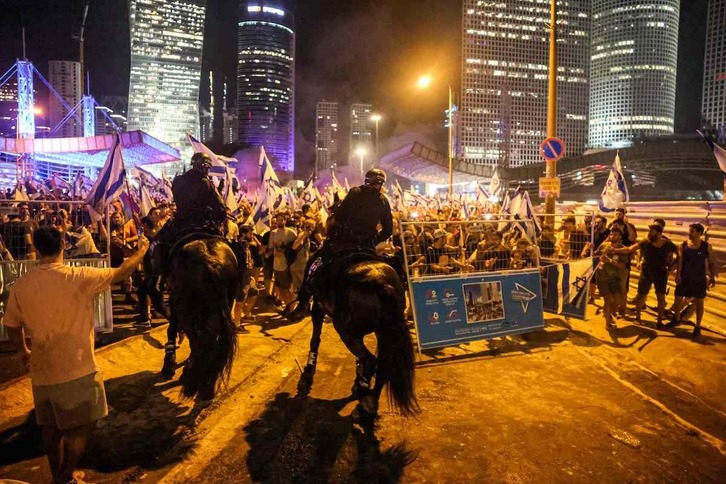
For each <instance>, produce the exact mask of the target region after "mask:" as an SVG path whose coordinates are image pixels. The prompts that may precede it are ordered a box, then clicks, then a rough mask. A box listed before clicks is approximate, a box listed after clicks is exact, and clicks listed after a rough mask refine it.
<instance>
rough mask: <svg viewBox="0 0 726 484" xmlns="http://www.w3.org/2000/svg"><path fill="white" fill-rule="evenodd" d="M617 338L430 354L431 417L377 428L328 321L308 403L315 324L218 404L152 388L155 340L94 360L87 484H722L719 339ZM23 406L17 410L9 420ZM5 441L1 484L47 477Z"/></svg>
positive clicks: (273, 352) (580, 331)
mask: <svg viewBox="0 0 726 484" xmlns="http://www.w3.org/2000/svg"><path fill="white" fill-rule="evenodd" d="M619 326H620V328H619V329H618V330H616V331H615V332H610V333H608V332H606V331H605V329H604V322H603V321H602V318H600V317H595V318H594V319H592V320H591V321H590V322H587V323H584V322H574V321H570V322H568V321H564V320H562V319H560V318H550V319H548V324H547V329H546V331H542V332H538V333H533V334H530V335H527V336H524V337H509V338H502V339H497V340H492V341H488V342H477V343H471V344H466V345H461V346H457V347H453V348H448V349H444V350H438V351H431V352H427V353H425V354H423V355H420V357H419V362H418V365H417V376H416V385H417V394H418V399H419V402H420V404H421V409H422V412H421V414H420V415H418V416H417V417H415V418H410V419H404V418H402V417H400V416H397V415H395V414H394V413H392V412H391V411H390V410H388V406H387V405H386V403H385V401H384V402H382V406H381V409H382V412H381V418H380V420H379V421H378V424H377V426H376V428H375V429H373V430H372V431H371V429H369V428H364V427H363V426H361V425H359V422H358V421H357V420H356V419H355V418H354V417H353V416H352V411H353V408H354V406H355V402H351V401H350V400H349V399H347V397H348V395H349V393H350V386H351V383H352V380H353V376H354V360H353V357H352V356H351V355H350V354H349V353H348V352H347V350H346V349H345V348H344V346H343V345H342V343H341V342H340V340H339V338H338V336H337V335H336V334H335V332H334V331H333V328H332V326H331V325H327V324H326V325H325V328H324V334H323V344H322V347H321V353H320V358H319V364H318V372H317V374H316V381H315V385H314V387H313V389H312V391H311V393H310V394H309V395H298V394H297V382H298V379H299V377H300V372H299V370H298V367H297V363H296V360H297V361H298V362H300V364H303V363H304V361H305V359H306V354H307V340H308V337H309V332H310V326H309V323H308V322H307V321H305V322H302V323H297V324H289V323H287V322H286V321H284V320H281V319H274V318H273V319H271V320H269V321H268V320H266V319H263V320H262V321H261V322H260V323H259V324H257V325H251V326H250V329H251V334H249V335H240V336H239V340H240V352H239V354H238V357H237V360H236V363H235V368H234V370H233V375H232V380H231V381H230V386H229V388H228V390H227V391H226V392H225V393H223V394H222V395H221V396H220V398H218V399H217V401H215V403H214V404H213V405H212V406H210V407H207V408H202V407H198V406H195V405H194V404H193V403H192V402H183V401H182V400H180V399H179V395H178V386H176V382H162V381H161V380H160V379H159V378H158V375H157V371H158V366H159V365H158V364H159V363H160V360H161V353H160V351H161V350H160V345H161V342H162V340H163V334H162V333H163V328H159V329H156V330H154V331H151V332H148V333H146V334H144V335H140V336H135V337H132V338H129V339H128V340H127V341H124V342H122V343H119V344H118V345H117V346H112V347H109V348H106V349H105V350H104V351H103V352H102V353H101V354H99V359H100V360H102V361H101V366H102V369H103V371H104V374H106V376H107V389H108V391H109V404H110V405H111V407H112V409H113V411H112V414H111V415H110V416H109V418H108V419H105V421H104V422H103V423H102V425H101V428H100V429H99V435H98V439H97V444H96V447H94V449H93V451H92V453H91V454H92V455H91V456H89V458H87V459H85V460H84V463H83V467H84V468H85V471H86V475H87V477H88V479H89V481H90V482H136V481H139V482H396V481H401V482H641V481H642V482H650V481H654V482H664V481H669V482H719V481H721V482H722V477H721V476H723V475H726V444H724V442H726V403H724V402H723V395H724V394H725V393H724V392H725V391H726V378H724V377H725V376H726V367H725V365H724V361H726V358H724V343H726V338H724V337H723V336H721V335H718V334H716V333H710V332H704V337H702V339H701V340H700V341H699V342H693V341H691V340H690V337H689V333H690V332H689V328H677V329H675V330H672V331H668V332H663V331H655V330H654V329H652V328H648V327H644V326H635V325H633V324H630V323H625V322H620V323H619ZM183 355H184V352H182V354H181V356H182V357H183ZM177 376H178V375H177ZM16 388H17V386H16V387H13V390H12V391H17V390H16ZM10 391H11V390H9V389H8V388H0V395H1V396H2V398H3V399H5V400H6V402H7V401H8V400H10V397H13V398H14V396H13V395H10V393H9V392H10ZM31 406H32V405H31ZM0 407H2V404H0ZM27 408H28V402H27V398H26V399H18V400H17V402H16V401H15V400H13V401H12V402H10V403H8V410H7V412H9V413H7V415H10V414H12V415H15V417H14V418H15V419H16V420H17V419H18V418H20V417H22V416H23V415H24V412H25V411H26V410H27ZM2 415H6V414H5V413H0V416H2ZM2 423H7V422H0V424H2ZM0 432H2V434H0V455H3V453H4V452H5V451H7V450H8V449H11V450H13V457H12V459H9V457H8V455H9V454H8V453H5V456H4V457H2V458H0V479H2V478H11V477H15V478H21V479H25V480H27V481H28V482H47V475H48V474H47V464H45V461H44V458H43V457H42V452H41V451H40V449H39V448H38V447H37V439H36V440H33V438H32V436H33V430H32V425H28V426H25V427H23V426H20V425H18V422H13V424H12V425H9V426H8V425H5V426H3V425H0ZM13 432H14V434H13ZM13 435H14V437H13ZM12 438H15V440H12ZM8 439H11V440H10V441H8ZM9 442H12V443H13V444H14V445H10V443H9ZM33 446H34V447H33Z"/></svg>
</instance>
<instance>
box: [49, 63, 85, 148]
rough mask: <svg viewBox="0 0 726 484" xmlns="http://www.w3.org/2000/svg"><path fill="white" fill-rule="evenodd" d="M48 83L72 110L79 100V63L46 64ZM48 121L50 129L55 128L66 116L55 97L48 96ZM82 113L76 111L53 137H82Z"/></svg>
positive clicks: (66, 111)
mask: <svg viewBox="0 0 726 484" xmlns="http://www.w3.org/2000/svg"><path fill="white" fill-rule="evenodd" d="M48 71H49V73H48V74H49V75H48V82H50V85H51V86H53V89H55V90H56V91H57V92H58V94H60V96H61V97H62V98H63V100H64V101H65V102H66V104H68V106H70V108H71V109H73V108H74V107H75V106H76V104H78V103H79V102H80V100H81V96H82V93H81V63H80V62H75V61H61V60H53V61H50V62H48ZM48 108H49V112H48V116H49V121H50V126H51V129H53V128H55V127H56V126H57V125H58V123H59V122H60V121H61V120H62V119H63V118H64V117H65V115H66V114H68V111H69V110H68V109H66V108H65V107H64V106H63V105H62V104H61V102H60V101H59V100H58V99H57V98H56V97H55V96H52V95H51V96H50V102H49V106H48ZM81 116H82V111H81V110H80V109H78V110H77V111H76V114H75V115H74V116H72V117H71V118H70V119H68V120H67V121H66V122H65V123H64V124H63V126H62V127H61V128H60V129H59V130H58V131H56V133H55V134H54V136H55V137H59V138H75V137H77V136H83V122H82V120H81Z"/></svg>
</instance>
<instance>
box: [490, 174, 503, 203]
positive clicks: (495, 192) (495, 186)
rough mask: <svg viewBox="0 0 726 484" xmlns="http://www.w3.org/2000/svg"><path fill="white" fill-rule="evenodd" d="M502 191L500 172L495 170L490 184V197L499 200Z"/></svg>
mask: <svg viewBox="0 0 726 484" xmlns="http://www.w3.org/2000/svg"><path fill="white" fill-rule="evenodd" d="M501 190H502V182H501V180H500V179H499V172H498V171H497V169H496V168H495V169H494V174H493V175H492V179H491V181H490V182H489V196H490V197H497V198H499V192H500V191H501Z"/></svg>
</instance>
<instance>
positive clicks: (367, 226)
mask: <svg viewBox="0 0 726 484" xmlns="http://www.w3.org/2000/svg"><path fill="white" fill-rule="evenodd" d="M385 182H386V174H385V173H384V172H383V170H379V169H378V168H374V169H372V170H369V171H368V172H367V173H366V177H365V182H364V184H363V185H361V186H359V187H354V188H352V189H351V190H350V191H349V192H348V194H347V195H346V196H345V198H344V199H343V201H342V202H340V204H339V205H338V207H337V208H334V209H333V213H332V216H331V218H330V219H329V220H328V231H327V239H326V240H325V243H324V244H323V247H322V248H321V249H320V250H319V251H318V252H316V253H315V254H314V255H313V256H312V257H310V260H309V261H308V266H307V268H306V269H305V277H304V279H303V283H302V285H301V287H300V292H299V293H298V305H297V307H296V308H295V309H294V310H293V311H292V312H290V313H289V314H288V315H287V317H288V319H290V320H292V321H297V320H300V319H302V318H303V317H305V316H306V315H307V314H308V313H309V310H310V298H311V297H312V294H311V293H310V287H309V280H308V278H309V275H310V268H311V266H312V265H313V264H316V263H317V264H320V263H325V262H328V261H329V260H330V259H331V258H332V257H334V255H335V253H336V252H339V251H341V250H351V249H356V248H359V249H363V250H368V251H370V252H371V253H374V251H375V247H376V245H378V244H379V243H380V242H383V241H385V240H387V239H388V238H389V237H390V236H391V234H393V215H392V213H391V206H390V205H389V203H388V200H387V199H386V197H385V196H384V195H383V193H381V190H382V188H383V184H384V183H385ZM379 224H380V226H381V230H380V231H378V225H379Z"/></svg>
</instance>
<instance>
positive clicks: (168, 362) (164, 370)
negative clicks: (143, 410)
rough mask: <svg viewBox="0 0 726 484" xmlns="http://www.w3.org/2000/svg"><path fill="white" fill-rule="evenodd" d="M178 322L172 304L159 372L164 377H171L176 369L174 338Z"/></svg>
mask: <svg viewBox="0 0 726 484" xmlns="http://www.w3.org/2000/svg"><path fill="white" fill-rule="evenodd" d="M178 327H179V322H178V320H177V318H176V315H175V314H174V306H172V307H171V314H170V315H169V327H168V328H167V329H166V344H165V345H164V365H163V366H162V367H161V374H162V376H163V377H164V378H167V379H171V378H173V377H174V372H175V371H176V338H177V334H178Z"/></svg>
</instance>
